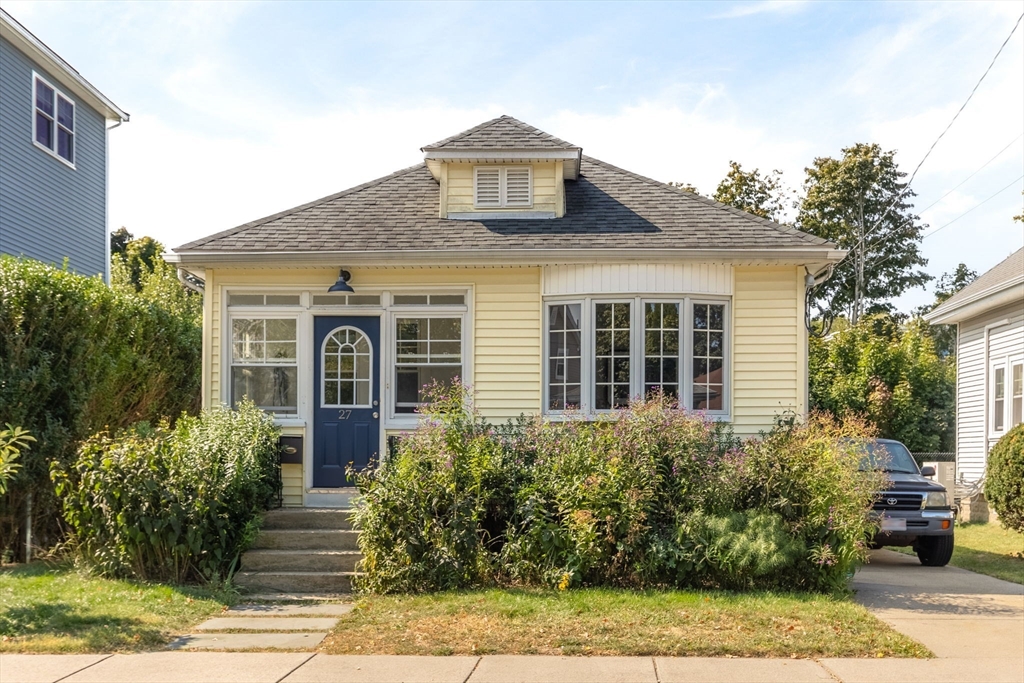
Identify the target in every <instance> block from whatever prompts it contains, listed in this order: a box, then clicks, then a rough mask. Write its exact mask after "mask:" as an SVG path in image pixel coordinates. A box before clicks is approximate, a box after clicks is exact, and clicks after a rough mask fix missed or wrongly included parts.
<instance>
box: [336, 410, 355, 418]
mask: <svg viewBox="0 0 1024 683" xmlns="http://www.w3.org/2000/svg"><path fill="white" fill-rule="evenodd" d="M350 417H352V411H351V410H339V411H338V419H339V420H347V419H349V418H350Z"/></svg>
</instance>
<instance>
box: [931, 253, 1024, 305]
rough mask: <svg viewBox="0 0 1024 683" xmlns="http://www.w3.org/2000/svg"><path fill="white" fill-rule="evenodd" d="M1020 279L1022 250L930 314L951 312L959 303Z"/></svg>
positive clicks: (1023, 273) (1023, 260)
mask: <svg viewBox="0 0 1024 683" xmlns="http://www.w3.org/2000/svg"><path fill="white" fill-rule="evenodd" d="M1021 278H1024V248H1021V249H1018V250H1017V251H1015V252H1013V253H1012V254H1010V255H1009V256H1007V257H1006V258H1005V259H1003V260H1002V261H1001V262H1000V263H997V264H996V265H995V266H993V267H992V269H991V270H987V271H985V272H984V273H982V274H981V276H980V277H979V278H978V279H977V280H975V281H974V282H972V283H971V284H969V285H967V286H966V287H964V288H963V289H961V290H960V291H959V292H957V293H956V294H954V295H953V296H951V297H949V298H948V299H946V300H945V301H943V302H942V304H941V305H939V306H936V308H935V310H934V311H932V312H931V314H932V315H934V314H935V313H938V312H941V311H948V310H951V309H953V308H956V307H957V306H959V305H960V304H961V303H963V302H965V301H968V300H970V299H973V298H974V297H975V296H976V295H978V294H981V293H982V292H985V291H988V290H990V289H993V288H998V287H999V285H1002V284H1009V283H1011V282H1013V281H1015V280H1019V279H1021Z"/></svg>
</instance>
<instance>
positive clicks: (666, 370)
mask: <svg viewBox="0 0 1024 683" xmlns="http://www.w3.org/2000/svg"><path fill="white" fill-rule="evenodd" d="M657 391H661V392H662V393H663V394H665V395H666V396H671V397H672V398H675V399H678V398H679V304H677V303H675V304H665V303H651V302H645V303H644V395H646V396H649V395H651V394H653V393H655V392H657Z"/></svg>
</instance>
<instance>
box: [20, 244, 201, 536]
mask: <svg viewBox="0 0 1024 683" xmlns="http://www.w3.org/2000/svg"><path fill="white" fill-rule="evenodd" d="M0 302H2V305H0V420H2V421H3V422H10V423H11V424H16V425H19V426H21V427H22V428H24V429H26V430H28V431H29V432H31V433H32V434H33V435H34V436H35V437H36V438H37V439H38V443H37V444H36V445H35V447H33V448H32V449H31V450H30V451H27V452H26V454H25V455H24V456H23V458H22V460H21V463H22V469H21V470H20V471H19V472H18V474H17V475H16V476H15V477H14V478H13V480H12V483H11V487H10V490H9V491H8V493H7V494H6V495H5V496H3V497H0V552H3V551H5V550H6V551H8V552H9V551H10V550H12V549H14V548H17V547H19V538H18V534H19V530H20V528H21V527H22V524H21V518H22V515H23V514H24V508H25V506H24V501H25V498H26V496H27V495H28V494H30V493H31V494H32V495H33V510H34V517H35V525H34V526H35V531H34V533H35V538H36V540H37V541H38V542H39V543H40V544H43V545H46V544H50V543H53V542H55V541H57V540H58V538H59V535H60V530H59V528H58V526H57V520H58V519H59V506H58V504H57V501H56V499H55V498H54V495H53V486H52V483H51V482H50V480H49V464H50V463H51V462H58V463H66V462H68V461H69V460H70V459H71V458H73V457H74V453H75V450H76V448H77V447H78V444H80V443H81V442H82V441H84V440H85V439H86V438H88V437H89V436H90V435H92V434H94V433H96V432H98V431H100V430H104V429H110V430H113V431H116V430H118V429H121V428H125V427H127V426H129V425H131V424H133V423H135V422H138V421H142V420H148V421H151V422H156V421H158V420H160V419H161V418H163V417H165V416H172V417H173V416H177V415H179V414H181V413H182V412H183V411H188V412H194V411H196V410H198V407H199V383H200V375H201V373H200V369H201V359H202V328H201V321H200V320H199V319H198V318H197V316H196V315H195V314H194V311H193V312H186V311H183V310H181V309H180V308H179V309H173V308H171V307H169V306H166V305H164V304H162V303H161V301H160V300H159V298H158V297H148V296H145V295H143V294H136V293H134V292H128V291H125V290H123V289H118V290H113V289H111V288H109V287H107V286H106V285H104V283H103V282H102V281H101V280H100V279H99V278H91V277H83V276H81V275H75V274H73V273H70V272H67V271H64V270H61V269H59V268H54V267H52V266H48V265H46V264H43V263H40V262H38V261H34V260H31V259H18V258H13V257H10V256H2V257H0Z"/></svg>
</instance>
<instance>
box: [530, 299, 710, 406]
mask: <svg viewBox="0 0 1024 683" xmlns="http://www.w3.org/2000/svg"><path fill="white" fill-rule="evenodd" d="M545 308H546V326H547V337H548V338H547V350H546V355H547V358H546V365H545V373H546V378H545V402H544V405H545V408H546V410H547V411H548V412H556V413H557V412H561V411H564V410H570V409H579V410H581V411H582V412H583V413H585V414H587V413H594V412H601V411H608V410H615V409H617V408H623V407H626V406H627V405H628V404H629V401H630V400H631V399H633V398H637V397H639V396H641V395H651V394H653V393H655V392H662V393H664V394H665V395H667V396H669V397H672V398H674V399H677V400H678V401H679V403H680V405H682V406H684V407H686V408H690V409H693V410H703V411H707V412H709V413H713V414H717V415H723V416H724V415H728V413H729V402H728V395H727V394H728V354H727V348H726V347H727V343H728V336H729V330H728V320H729V316H728V302H726V301H699V300H694V299H687V298H682V299H677V300H675V301H672V300H666V299H665V298H659V299H653V298H652V299H646V298H644V297H634V298H632V299H630V300H626V301H621V300H613V301H602V300H600V299H596V298H591V297H586V298H584V299H582V300H579V301H550V302H548V303H547V305H546V306H545ZM577 354H578V356H577ZM577 358H578V359H579V360H577Z"/></svg>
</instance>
